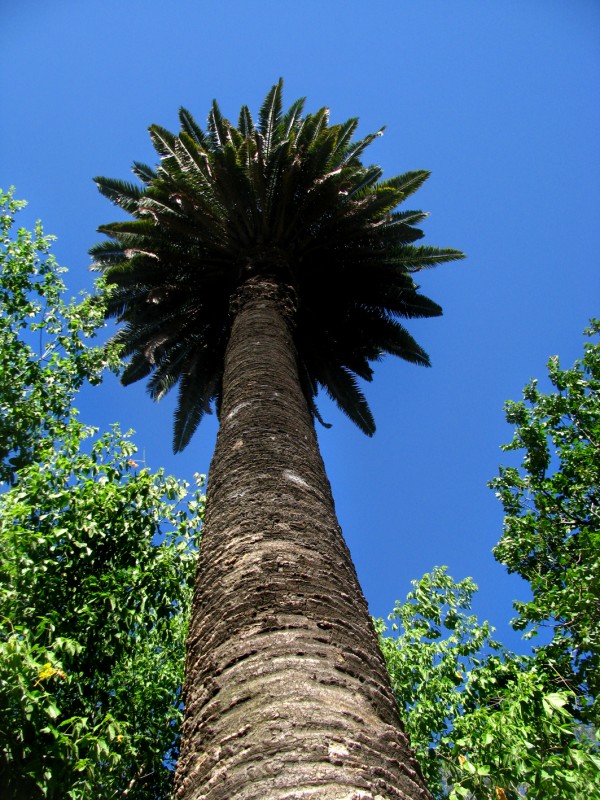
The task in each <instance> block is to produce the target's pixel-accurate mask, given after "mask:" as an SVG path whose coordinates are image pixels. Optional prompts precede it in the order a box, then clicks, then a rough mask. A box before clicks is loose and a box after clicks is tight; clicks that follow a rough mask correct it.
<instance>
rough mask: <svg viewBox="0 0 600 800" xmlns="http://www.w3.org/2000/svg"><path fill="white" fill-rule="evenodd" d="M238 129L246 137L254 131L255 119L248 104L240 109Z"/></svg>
mask: <svg viewBox="0 0 600 800" xmlns="http://www.w3.org/2000/svg"><path fill="white" fill-rule="evenodd" d="M238 129H239V131H240V133H241V134H242V136H243V137H244V138H245V139H246V138H248V136H252V134H253V133H254V121H253V119H252V115H251V114H250V109H249V108H248V106H242V107H241V109H240V116H239V119H238Z"/></svg>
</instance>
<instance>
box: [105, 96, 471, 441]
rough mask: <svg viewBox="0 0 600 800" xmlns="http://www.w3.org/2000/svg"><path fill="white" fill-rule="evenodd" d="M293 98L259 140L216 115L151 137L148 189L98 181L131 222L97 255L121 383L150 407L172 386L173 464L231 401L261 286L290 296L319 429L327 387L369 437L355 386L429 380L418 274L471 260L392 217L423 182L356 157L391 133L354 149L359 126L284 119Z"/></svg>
mask: <svg viewBox="0 0 600 800" xmlns="http://www.w3.org/2000/svg"><path fill="white" fill-rule="evenodd" d="M282 93H283V83H282V81H279V82H278V83H277V84H276V85H275V86H273V87H272V89H271V90H270V92H269V93H268V95H267V97H266V99H265V101H264V103H263V105H262V107H261V109H260V112H259V118H258V121H257V124H256V125H255V123H254V121H253V119H252V117H251V115H250V112H249V110H248V108H247V107H246V106H243V107H242V109H241V112H240V116H239V123H238V127H237V128H236V127H235V126H234V125H233V124H232V123H231V122H229V120H227V119H225V118H224V117H223V115H222V114H221V111H220V109H219V107H218V105H217V103H216V102H213V104H212V108H211V111H210V113H209V116H208V131H207V132H204V131H203V130H202V129H201V128H200V126H199V125H197V123H196V122H195V121H194V119H193V117H192V116H191V114H190V113H189V112H188V111H186V110H185V109H181V111H180V123H181V131H180V133H179V134H178V135H175V134H173V133H170V132H169V131H167V130H165V129H164V128H161V127H160V126H159V125H152V126H150V138H151V140H152V144H153V145H154V148H155V150H156V152H157V154H158V156H159V157H160V166H159V167H158V168H157V169H156V170H152V169H150V168H149V167H147V166H145V165H143V164H138V163H135V164H134V168H133V171H134V173H135V174H136V175H137V177H138V178H140V180H141V181H142V183H143V186H138V185H135V184H131V183H127V182H125V181H119V180H114V179H110V178H103V177H99V178H96V182H97V184H98V188H99V189H100V191H101V192H102V193H103V194H104V195H105V196H106V197H107V198H108V199H109V200H111V201H112V202H113V203H114V204H115V205H117V206H118V207H119V208H121V209H123V210H125V211H126V212H128V213H129V214H131V215H132V216H133V217H134V219H133V220H128V221H125V222H114V223H111V224H108V225H103V226H101V227H100V228H99V230H100V231H101V232H102V233H105V234H107V236H109V237H110V239H109V240H108V241H104V242H102V243H100V244H98V245H96V246H95V247H94V248H92V250H91V253H92V255H93V256H94V260H95V264H96V266H97V268H98V269H99V270H101V271H103V272H104V273H105V275H106V279H107V282H108V283H109V284H110V285H111V286H112V287H113V292H112V294H111V297H110V299H109V301H108V313H109V315H111V316H115V317H117V318H118V319H119V321H122V322H124V323H125V324H124V326H123V327H122V329H121V331H120V332H119V333H118V334H117V341H118V342H120V343H122V344H123V346H124V350H123V355H124V356H125V357H130V361H129V363H128V365H127V366H126V368H125V371H124V373H123V377H122V380H123V382H124V383H125V384H128V383H131V382H133V381H137V380H140V379H143V378H146V377H149V380H148V391H149V393H150V395H151V397H152V398H153V399H155V400H156V399H160V397H162V396H163V395H164V394H165V393H166V392H167V391H169V390H170V389H171V388H173V386H175V385H176V384H178V385H179V403H178V407H177V411H176V415H175V436H174V449H175V450H176V451H177V450H181V449H183V448H184V447H185V446H186V445H187V443H188V442H189V440H190V438H191V436H192V434H193V432H194V430H195V428H196V427H197V425H198V424H199V422H200V421H201V419H202V417H203V415H204V414H205V413H207V412H209V411H210V410H211V403H213V402H214V403H215V404H216V407H217V410H218V408H219V404H220V398H221V391H222V387H221V382H222V375H223V359H224V353H225V347H226V345H227V341H228V338H229V331H230V325H231V321H232V317H233V315H232V311H233V308H234V306H235V303H232V300H235V298H236V292H237V291H238V289H239V288H240V287H241V286H242V285H243V284H244V283H245V282H247V281H249V280H252V279H256V278H263V279H264V278H266V279H268V280H269V281H270V282H275V283H276V284H278V285H279V286H281V287H285V288H286V290H287V291H286V294H287V296H288V298H293V299H292V303H291V304H290V305H293V306H295V308H294V311H293V314H294V320H293V325H292V329H293V331H294V336H295V344H296V350H297V353H298V367H299V373H300V379H301V383H302V387H303V390H304V393H305V395H306V398H307V401H308V404H309V407H310V409H311V411H312V413H313V414H314V415H315V417H316V418H317V419H319V420H320V416H319V413H318V411H317V408H316V405H315V397H316V394H317V392H318V390H319V387H322V388H324V389H325V390H326V391H327V393H328V394H329V395H330V396H331V397H332V399H333V400H334V401H335V402H336V403H338V405H339V406H340V408H341V409H342V410H343V411H344V412H345V413H346V414H348V416H349V417H350V418H351V419H352V420H353V421H354V422H355V423H356V424H357V425H358V426H359V427H360V428H361V430H363V431H364V432H365V433H367V434H369V435H371V434H372V433H373V432H374V430H375V423H374V420H373V417H372V414H371V411H370V409H369V407H368V405H367V402H366V400H365V398H364V396H363V394H362V391H361V389H360V387H359V384H358V382H357V378H360V379H363V380H365V381H370V380H371V379H372V376H373V370H372V367H371V362H373V361H377V360H379V359H380V358H381V357H382V356H383V355H384V354H385V353H390V354H392V355H395V356H398V357H400V358H403V359H405V360H407V361H410V362H412V363H416V364H424V365H427V364H428V363H429V359H428V356H427V354H426V353H425V352H424V351H423V349H422V348H421V347H420V346H419V345H418V344H417V343H416V341H415V340H414V339H413V337H412V336H411V335H410V334H409V333H408V332H407V331H406V330H405V328H404V327H403V326H402V325H401V324H400V322H399V321H398V320H399V319H402V318H414V317H432V316H437V315H439V314H441V308H440V307H439V306H438V305H437V304H436V303H434V302H433V301H431V300H429V299H428V298H427V297H424V296H423V295H421V294H420V293H419V291H418V290H419V286H418V285H417V284H416V283H415V281H414V279H413V274H414V273H416V272H418V271H420V270H422V269H424V268H426V267H429V266H434V265H436V264H439V263H443V262H446V261H452V260H454V259H458V258H462V257H463V254H462V253H460V252H459V251H458V250H452V249H437V248H433V247H419V246H414V244H413V243H414V242H415V241H417V240H419V239H420V238H421V237H422V236H423V232H422V231H421V230H420V229H418V228H416V227H415V224H416V223H419V222H420V221H422V220H423V219H424V217H425V216H426V215H425V214H423V213H422V212H420V211H407V212H402V213H400V212H397V211H395V209H396V207H397V206H398V205H399V204H400V203H402V202H404V201H405V200H406V199H407V198H408V197H409V196H410V195H411V194H412V193H413V192H414V191H416V189H418V188H419V186H420V185H421V184H422V183H423V182H424V181H425V180H426V178H427V177H428V176H429V173H428V172H427V171H425V170H417V171H413V172H408V173H406V174H405V175H400V176H397V177H395V178H391V179H389V180H386V181H382V180H381V177H382V172H381V169H380V168H379V167H373V166H365V165H363V163H362V162H361V160H360V159H361V157H362V154H363V152H364V150H365V149H366V147H367V146H368V145H369V144H370V143H371V142H372V141H373V140H374V139H375V138H376V137H377V136H379V135H380V134H381V133H382V131H379V132H378V133H376V134H371V135H369V136H366V137H365V138H364V139H362V140H360V141H353V140H352V137H353V135H354V133H355V131H356V128H357V125H358V120H356V119H350V120H348V121H347V122H345V123H343V124H338V125H330V124H329V109H327V108H322V109H320V110H319V111H317V112H315V113H313V114H304V113H303V107H304V100H298V101H296V102H295V103H293V104H292V106H291V107H290V109H289V110H288V111H287V112H284V111H283V106H282Z"/></svg>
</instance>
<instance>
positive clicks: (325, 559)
mask: <svg viewBox="0 0 600 800" xmlns="http://www.w3.org/2000/svg"><path fill="white" fill-rule="evenodd" d="M238 302H239V305H238V309H239V310H238V311H237V313H236V317H235V320H234V324H233V329H232V333H231V339H230V342H229V345H228V349H227V355H226V360H225V374H224V381H223V405H222V409H221V427H220V430H219V435H218V439H217V446H216V450H215V454H214V457H213V461H212V464H211V468H210V475H209V483H208V497H207V512H206V519H205V524H204V531H203V540H202V546H201V548H200V554H199V565H198V572H197V578H196V588H195V595H194V602H193V609H192V618H191V622H190V632H189V639H188V652H187V665H186V676H187V677H186V685H185V690H184V702H185V721H184V725H183V741H182V749H181V756H180V759H179V763H178V766H177V775H176V797H177V798H179V800H284V799H285V800H300V799H301V798H302V799H303V800H304V799H308V798H311V799H313V798H314V799H316V798H318V799H319V800H393V799H396V798H403V799H406V798H411V799H412V798H420V800H425V799H426V798H428V797H429V794H428V792H427V790H426V789H425V786H424V782H423V779H422V777H421V773H420V771H419V768H418V766H417V764H416V762H415V759H414V756H413V754H412V752H411V750H410V747H409V744H408V741H407V737H406V735H405V734H404V733H403V730H402V726H401V723H400V720H399V717H398V712H397V708H396V703H395V701H394V697H393V694H392V690H391V687H390V683H389V678H388V675H387V672H386V668H385V664H384V661H383V658H382V656H381V653H380V651H379V647H378V643H377V639H376V635H375V631H374V629H373V625H372V622H371V619H370V617H369V614H368V610H367V604H366V602H365V599H364V597H363V595H362V592H361V589H360V586H359V584H358V580H357V577H356V572H355V570H354V567H353V564H352V561H351V558H350V554H349V552H348V549H347V547H346V545H345V543H344V540H343V537H342V534H341V531H340V528H339V525H338V523H337V520H336V516H335V510H334V505H333V499H332V495H331V489H330V486H329V481H328V480H327V477H326V475H325V470H324V467H323V462H322V459H321V456H320V453H319V449H318V445H317V439H316V435H315V430H314V425H313V422H312V418H311V415H310V413H309V410H308V408H307V403H306V400H305V398H304V395H303V393H302V391H301V388H300V384H299V379H298V372H297V367H296V358H295V350H294V345H293V340H292V335H291V331H290V326H289V324H288V321H287V320H288V319H289V318H290V315H289V314H286V313H285V311H284V306H285V303H284V301H283V300H282V294H281V292H280V290H279V288H278V287H277V285H276V284H275V283H274V282H273V281H270V280H268V279H265V278H262V279H254V280H252V281H249V282H248V283H247V284H246V285H245V287H244V288H243V290H242V292H241V293H240V297H239V299H238Z"/></svg>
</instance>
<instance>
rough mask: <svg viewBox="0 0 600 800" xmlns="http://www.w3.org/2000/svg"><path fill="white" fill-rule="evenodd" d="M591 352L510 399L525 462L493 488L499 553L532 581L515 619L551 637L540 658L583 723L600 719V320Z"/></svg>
mask: <svg viewBox="0 0 600 800" xmlns="http://www.w3.org/2000/svg"><path fill="white" fill-rule="evenodd" d="M585 333H586V336H587V337H589V338H590V341H588V342H587V343H586V345H585V353H584V355H583V358H582V359H580V360H578V361H576V362H575V364H574V365H573V367H572V368H570V369H563V368H561V366H560V362H559V360H558V358H557V357H553V358H551V359H550V361H549V362H548V377H549V381H550V385H551V389H552V390H551V391H549V392H543V391H541V390H540V388H539V384H538V381H536V380H533V381H531V382H530V383H529V384H528V385H527V386H526V387H525V389H524V391H523V400H522V401H519V402H509V403H507V405H506V419H507V421H508V422H510V423H511V424H512V425H514V427H515V431H514V437H513V440H512V442H510V444H508V445H505V446H504V448H503V449H504V450H505V451H507V452H518V453H520V454H521V457H522V463H521V466H520V468H519V467H503V468H502V469H501V470H500V474H499V475H498V477H497V478H495V479H494V480H493V481H492V483H491V486H492V487H493V488H494V489H495V491H496V493H497V495H498V497H499V498H500V500H501V502H502V505H503V506H504V513H505V517H504V533H503V535H502V538H501V539H500V542H499V543H498V545H497V546H496V548H495V549H494V554H495V556H496V558H497V560H498V561H500V563H502V564H504V565H505V566H506V567H507V568H508V571H509V572H515V573H517V574H518V575H520V576H521V577H522V578H524V579H525V580H526V581H527V582H528V583H529V585H530V587H531V591H532V593H533V597H532V599H531V600H528V601H518V602H517V603H515V608H516V611H517V617H516V618H515V620H514V621H513V624H514V626H515V628H516V629H517V630H525V631H526V636H528V637H531V636H535V635H536V634H537V632H538V631H539V630H540V629H543V628H545V629H547V630H548V631H549V632H550V635H551V640H550V642H549V643H548V644H544V645H542V646H540V647H539V648H538V649H537V659H538V662H542V661H543V663H544V665H545V669H546V670H547V671H549V672H550V673H554V674H555V675H556V678H557V681H558V682H559V683H561V684H562V686H563V688H564V689H567V690H572V691H574V692H575V693H576V695H577V697H578V698H579V699H580V700H579V703H578V704H577V705H576V713H577V715H578V716H579V717H580V718H581V719H582V721H590V722H592V723H593V724H594V725H596V726H598V725H599V724H600V708H599V707H598V694H599V690H600V342H599V341H598V335H599V334H600V322H599V321H598V320H593V321H592V323H591V325H590V327H589V328H588V329H587V330H586V331H585Z"/></svg>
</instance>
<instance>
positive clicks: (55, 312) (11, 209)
mask: <svg viewBox="0 0 600 800" xmlns="http://www.w3.org/2000/svg"><path fill="white" fill-rule="evenodd" d="M24 205H25V203H24V202H23V201H20V200H15V199H14V197H13V194H12V192H8V193H4V192H3V191H2V190H0V231H1V244H0V310H1V312H2V313H1V314H0V352H1V353H2V358H1V359H0V482H6V483H12V482H13V481H14V480H15V476H16V472H17V470H18V469H20V468H21V467H23V466H25V465H26V464H28V463H29V462H30V461H32V460H33V459H35V458H38V457H39V453H38V452H37V447H38V444H39V442H40V441H41V440H42V439H44V438H47V437H50V438H51V437H52V436H53V435H55V434H59V433H60V431H61V430H62V428H63V425H64V424H66V423H67V421H68V420H69V419H70V417H71V414H72V411H71V404H72V401H73V397H74V396H75V393H76V392H77V390H78V389H79V388H80V387H81V386H82V384H83V383H84V382H85V381H90V382H91V383H98V382H99V381H100V379H101V374H102V371H103V370H104V369H105V368H106V367H112V368H113V369H117V367H118V363H119V361H118V358H117V355H116V352H115V349H114V348H98V347H96V348H92V347H89V345H87V343H86V342H85V339H89V338H91V337H93V336H94V335H95V333H96V331H97V329H98V328H99V327H100V326H101V324H102V321H103V316H104V306H103V304H102V302H101V301H100V298H99V297H87V296H86V297H84V298H83V299H82V301H81V302H79V303H75V302H71V303H67V302H65V300H64V299H63V293H64V289H65V287H64V284H63V281H62V278H61V275H62V273H64V272H65V270H64V269H63V268H61V267H59V266H57V264H56V261H55V259H54V257H53V256H52V255H51V254H50V246H51V242H52V239H53V237H51V236H44V233H43V229H42V225H41V223H40V222H38V223H37V224H36V226H35V230H34V232H33V233H31V232H30V231H27V230H26V229H24V228H19V229H18V230H16V231H15V218H16V215H17V213H18V212H19V211H20V210H21V209H22V208H23V206H24ZM98 288H99V289H101V284H99V285H98Z"/></svg>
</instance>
